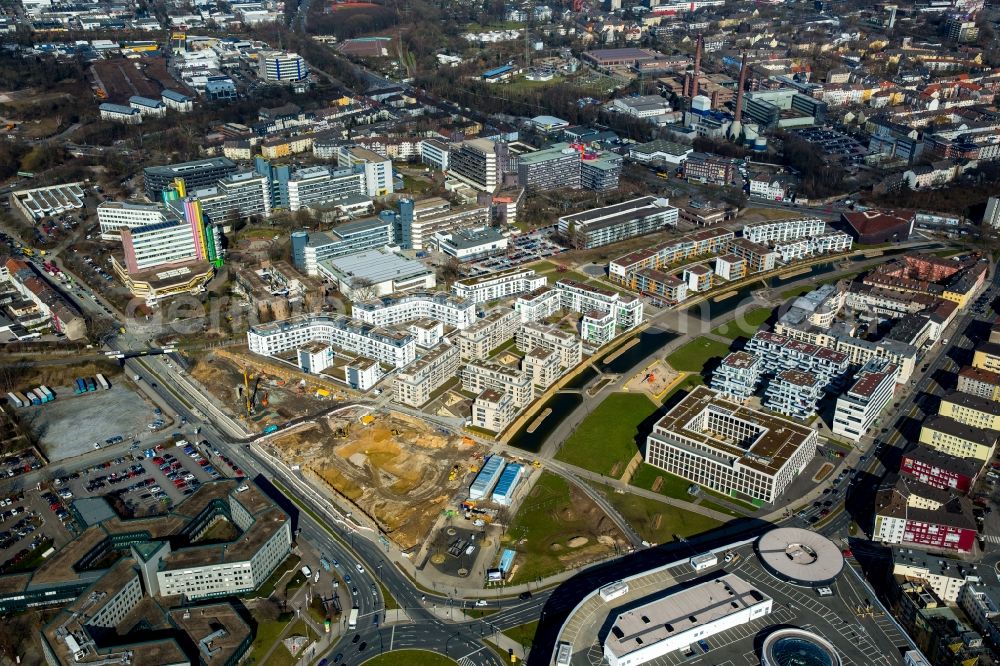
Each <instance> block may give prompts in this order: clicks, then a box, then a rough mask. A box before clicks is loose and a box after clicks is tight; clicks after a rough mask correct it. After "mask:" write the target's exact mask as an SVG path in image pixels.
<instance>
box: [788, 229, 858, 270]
mask: <svg viewBox="0 0 1000 666" xmlns="http://www.w3.org/2000/svg"><path fill="white" fill-rule="evenodd" d="M853 244H854V239H853V238H851V236H850V235H849V234H845V233H844V232H843V231H831V232H830V233H827V234H823V235H821V236H815V237H813V238H799V239H795V240H790V241H780V242H776V243H774V251H775V252H777V254H778V259H779V260H781V261H782V262H784V263H786V264H787V263H789V262H792V261H798V260H801V259H807V258H809V257H812V256H815V255H818V254H829V253H836V252H847V251H848V250H850V249H851V247H852V246H853Z"/></svg>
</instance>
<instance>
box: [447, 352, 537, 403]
mask: <svg viewBox="0 0 1000 666" xmlns="http://www.w3.org/2000/svg"><path fill="white" fill-rule="evenodd" d="M486 389H493V390H494V391H497V392H498V393H507V394H509V395H510V397H511V399H512V400H513V404H514V407H515V408H516V409H521V408H522V407H524V406H525V405H527V404H528V403H529V402H531V400H532V398H533V397H534V390H533V389H532V387H531V379H530V378H529V377H528V376H527V375H526V374H525V373H524V372H523V371H521V370H518V369H517V368H510V367H508V366H506V365H502V364H500V363H492V362H489V361H482V362H477V363H466V364H465V365H464V366H463V367H462V390H463V391H471V392H473V393H477V394H478V393H481V392H483V391H485V390H486Z"/></svg>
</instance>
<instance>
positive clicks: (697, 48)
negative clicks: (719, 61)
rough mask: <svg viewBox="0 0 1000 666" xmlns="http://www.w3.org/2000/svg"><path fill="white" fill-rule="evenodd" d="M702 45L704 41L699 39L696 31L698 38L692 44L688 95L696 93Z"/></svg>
mask: <svg viewBox="0 0 1000 666" xmlns="http://www.w3.org/2000/svg"><path fill="white" fill-rule="evenodd" d="M703 45H704V42H703V41H702V39H701V33H698V40H697V42H695V46H694V75H693V76H692V77H691V85H690V88H689V90H688V97H694V96H695V95H697V94H698V79H699V78H700V76H701V49H702V47H703Z"/></svg>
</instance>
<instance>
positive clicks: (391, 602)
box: [377, 581, 399, 610]
mask: <svg viewBox="0 0 1000 666" xmlns="http://www.w3.org/2000/svg"><path fill="white" fill-rule="evenodd" d="M377 582H378V588H379V591H380V592H382V599H384V600H385V609H386V610H396V609H397V608H399V602H397V601H396V597H394V596H392V594H391V593H390V592H389V588H387V587H386V586H385V585H383V584H382V581H377Z"/></svg>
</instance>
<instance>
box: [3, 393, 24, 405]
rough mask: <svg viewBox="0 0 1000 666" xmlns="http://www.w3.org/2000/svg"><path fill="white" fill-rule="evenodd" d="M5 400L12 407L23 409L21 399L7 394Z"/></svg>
mask: <svg viewBox="0 0 1000 666" xmlns="http://www.w3.org/2000/svg"><path fill="white" fill-rule="evenodd" d="M7 399H8V400H10V404H12V405H14V406H15V407H24V403H23V402H21V399H20V398H18V397H17V396H16V395H14V394H13V393H8V394H7Z"/></svg>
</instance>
